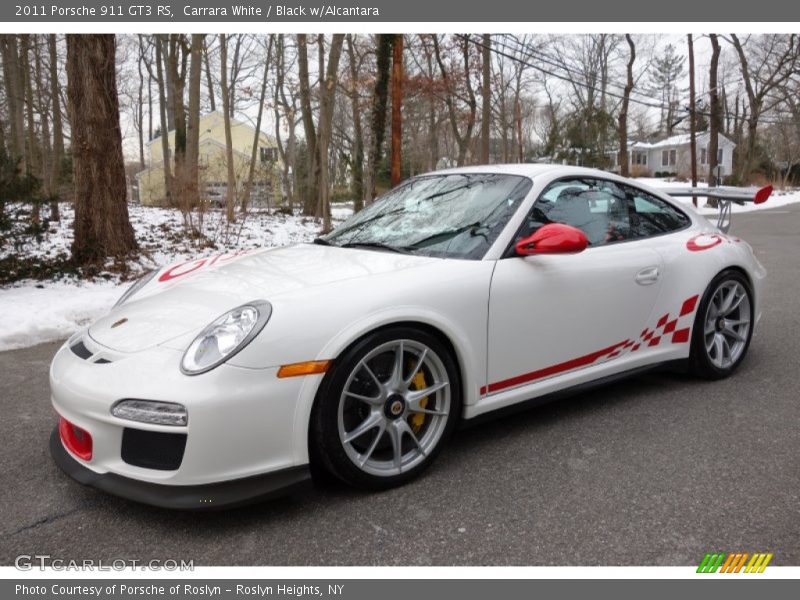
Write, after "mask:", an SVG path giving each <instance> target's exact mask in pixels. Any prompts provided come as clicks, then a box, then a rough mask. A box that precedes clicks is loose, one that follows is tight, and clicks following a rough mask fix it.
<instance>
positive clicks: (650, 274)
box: [634, 267, 661, 285]
mask: <svg viewBox="0 0 800 600" xmlns="http://www.w3.org/2000/svg"><path fill="white" fill-rule="evenodd" d="M660 274H661V273H660V272H659V270H658V267H645V268H644V269H642V270H641V271H639V272H638V273H637V274H636V277H635V278H634V279H636V283H638V284H639V285H651V284H653V283H655V282H656V281H658V276H659V275H660Z"/></svg>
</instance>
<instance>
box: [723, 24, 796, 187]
mask: <svg viewBox="0 0 800 600" xmlns="http://www.w3.org/2000/svg"><path fill="white" fill-rule="evenodd" d="M730 41H731V43H732V44H733V47H734V48H735V49H736V54H737V55H738V57H739V66H740V68H741V72H742V81H743V83H744V89H745V92H746V93H747V99H748V102H749V108H750V114H749V116H748V117H747V147H746V149H745V154H744V156H741V157H740V168H739V173H740V178H741V179H742V180H744V179H747V178H748V177H749V175H750V172H751V170H752V169H753V166H754V164H755V160H756V144H757V133H758V124H759V121H760V120H761V116H762V115H763V114H764V113H765V112H768V111H769V110H771V109H772V108H774V107H775V106H776V105H777V104H778V103H780V98H776V97H774V94H773V92H775V91H776V90H778V89H779V88H780V87H781V86H782V85H783V84H784V82H785V81H787V80H788V79H789V78H790V77H792V75H795V74H796V73H797V65H798V62H799V61H800V36H798V35H797V34H790V35H762V36H756V37H754V38H750V39H749V40H746V41H745V42H744V43H743V42H741V41H740V40H739V38H738V36H737V35H736V34H733V33H732V34H731V36H730ZM746 44H748V50H749V54H750V56H749V57H748V51H746V49H745V45H746Z"/></svg>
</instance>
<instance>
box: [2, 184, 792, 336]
mask: <svg viewBox="0 0 800 600" xmlns="http://www.w3.org/2000/svg"><path fill="white" fill-rule="evenodd" d="M639 181H640V182H642V183H644V184H647V185H650V186H651V187H655V188H668V187H686V186H687V185H688V184H687V183H685V182H679V181H671V180H666V179H653V178H641V179H639ZM680 201H681V202H685V203H687V204H691V198H681V199H680ZM794 202H800V190H793V191H788V192H780V191H776V192H774V193H773V196H772V197H771V198H770V199H769V200H768V201H767V202H766V203H764V204H761V205H758V206H756V205H753V204H747V205H745V206H739V205H736V204H734V205H733V212H734V213H740V212H750V211H754V210H764V209H770V208H776V207H780V206H785V205H786V204H791V203H794ZM698 203H699V207H698V211H699V212H700V213H701V214H704V215H715V214H716V213H717V210H716V209H714V208H707V207H705V206H704V205H705V198H699V199H698ZM7 210H9V211H13V210H14V206H13V205H11V206H7ZM129 211H130V217H131V223H132V224H133V227H134V230H135V231H136V239H137V241H138V242H139V245H140V247H141V249H142V251H143V252H142V253H143V258H142V259H141V261H140V262H139V263H138V264H133V265H131V268H132V271H133V273H134V274H135V273H137V272H142V271H144V270H148V269H151V268H153V267H155V266H157V265H158V266H163V265H167V264H170V263H175V262H180V261H184V260H189V259H191V258H195V257H199V256H203V255H207V254H216V253H219V252H230V251H234V250H244V249H248V248H259V247H276V246H285V245H289V244H294V243H298V242H309V241H311V240H312V239H313V238H314V237H316V236H317V235H318V234H319V231H320V223H319V222H318V221H316V220H314V219H311V218H308V217H303V216H301V215H299V214H293V215H287V214H283V213H281V212H274V211H258V210H254V211H252V212H251V213H250V214H248V215H247V217H246V218H245V219H244V220H243V221H240V222H238V223H236V224H234V225H233V226H227V225H226V222H225V218H224V214H223V213H222V212H220V211H216V210H214V211H209V212H208V213H207V214H206V215H205V220H204V222H203V225H202V229H201V230H202V232H203V238H202V240H203V243H202V244H200V245H199V244H198V241H197V240H196V239H195V240H192V239H190V238H189V237H188V236H187V235H186V228H185V227H184V225H183V220H182V217H181V215H180V213H179V212H178V211H177V210H174V209H166V208H152V207H143V206H138V205H131V206H129ZM351 213H352V205H350V204H338V205H335V206H334V208H333V221H334V225H335V224H336V223H339V222H341V221H343V220H344V219H346V218H347V217H348V216H349V215H350V214H351ZM61 214H62V220H61V221H60V222H59V223H53V224H51V227H50V231H49V232H48V233H46V234H45V236H44V239H43V240H42V241H41V242H35V241H34V240H32V239H30V240H27V241H26V242H25V243H23V244H21V245H19V246H18V247H13V248H12V247H9V245H8V244H6V245H5V246H3V245H2V241H1V240H0V259H3V258H5V257H7V256H8V255H9V254H11V253H17V254H19V255H21V256H26V257H33V258H36V259H39V260H42V261H47V260H53V259H55V258H57V257H58V256H59V255H61V256H64V257H68V256H69V247H70V244H71V243H72V219H73V212H72V206H71V205H70V204H62V205H61ZM195 226H196V227H198V228H199V225H198V224H197V223H195ZM734 227H735V223H734ZM128 285H130V282H129V281H126V282H123V281H122V277H121V276H120V275H119V273H118V272H115V271H108V272H105V273H100V274H99V276H98V277H97V278H95V279H94V280H92V281H83V280H80V279H78V278H77V277H76V276H74V275H67V276H65V277H64V278H63V279H61V280H59V281H32V280H23V281H19V282H16V283H14V284H12V285H10V286H6V287H4V288H3V287H0V351H3V350H11V349H15V348H23V347H27V346H33V345H35V344H39V343H43V342H47V341H51V340H56V339H61V338H64V337H67V336H68V335H70V334H71V333H73V332H74V331H77V330H78V329H79V328H81V327H83V326H84V325H87V324H88V323H90V322H92V321H93V320H95V319H96V318H98V317H99V316H101V315H102V314H104V313H105V312H106V311H107V310H108V309H109V308H110V307H111V306H112V305H113V304H114V302H115V301H116V300H117V298H119V296H120V295H122V292H123V291H124V290H125V287H126V286H128Z"/></svg>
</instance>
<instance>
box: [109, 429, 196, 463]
mask: <svg viewBox="0 0 800 600" xmlns="http://www.w3.org/2000/svg"><path fill="white" fill-rule="evenodd" d="M185 449H186V434H185V433H163V432H160V431H143V430H141V429H131V428H127V427H126V428H125V430H124V431H123V432H122V460H124V461H125V462H126V463H128V464H129V465H133V466H134V467H142V468H143V469H156V470H159V471H175V470H176V469H178V467H180V466H181V462H183V451H184V450H185Z"/></svg>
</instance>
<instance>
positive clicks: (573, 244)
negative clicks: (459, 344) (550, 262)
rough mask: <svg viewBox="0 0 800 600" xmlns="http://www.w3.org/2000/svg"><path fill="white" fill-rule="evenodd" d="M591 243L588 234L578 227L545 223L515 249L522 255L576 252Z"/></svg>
mask: <svg viewBox="0 0 800 600" xmlns="http://www.w3.org/2000/svg"><path fill="white" fill-rule="evenodd" d="M588 245H589V240H588V239H587V237H586V234H585V233H583V231H581V230H580V229H578V228H577V227H573V226H572V225H564V224H562V223H549V224H547V225H543V226H542V227H540V228H539V229H537V230H536V232H535V233H534V234H533V235H529V236H528V237H526V238H523V239H521V240H520V241H519V242H517V245H516V246H515V249H516V251H517V254H518V255H520V256H530V255H532V254H575V253H577V252H582V251H583V250H585V249H586V246H588Z"/></svg>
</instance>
